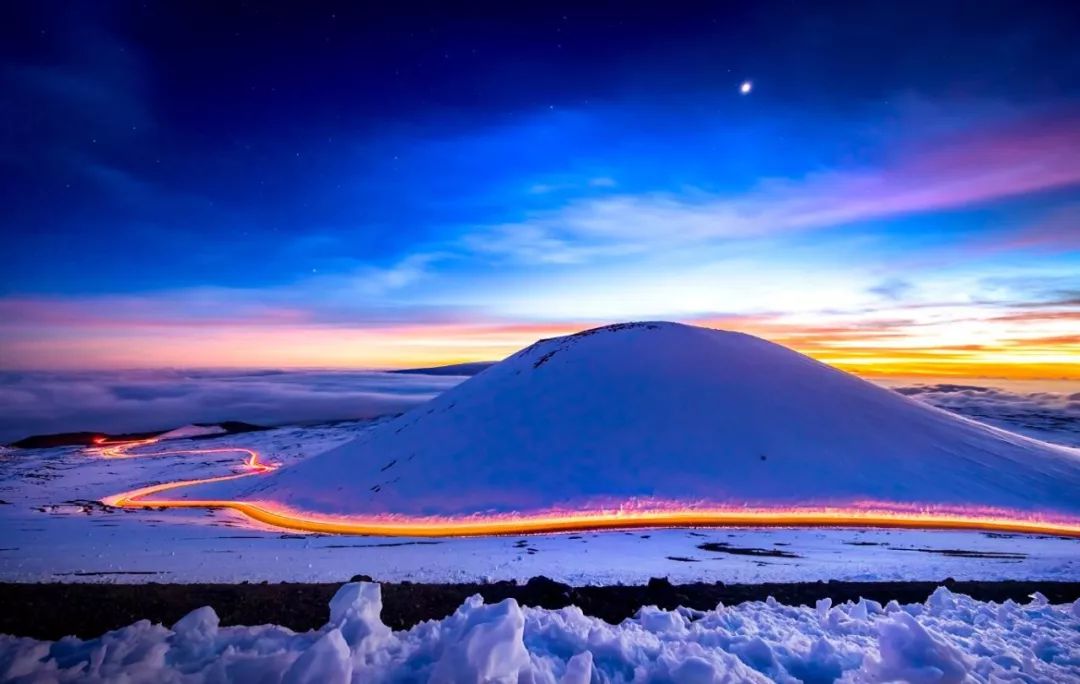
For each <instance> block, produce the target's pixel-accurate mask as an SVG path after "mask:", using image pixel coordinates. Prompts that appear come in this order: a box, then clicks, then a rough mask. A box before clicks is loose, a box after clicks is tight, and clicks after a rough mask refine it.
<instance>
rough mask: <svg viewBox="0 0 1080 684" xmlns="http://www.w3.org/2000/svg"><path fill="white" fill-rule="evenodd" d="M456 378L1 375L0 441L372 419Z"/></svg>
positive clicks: (386, 375)
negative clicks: (205, 425) (227, 423)
mask: <svg viewBox="0 0 1080 684" xmlns="http://www.w3.org/2000/svg"><path fill="white" fill-rule="evenodd" d="M461 381H462V378H460V377H454V376H449V377H434V376H426V375H399V374H394V373H374V372H363V371H352V372H350V371H292V372H280V371H125V372H92V373H89V372H88V373H48V372H28V373H2V374H0V405H2V406H4V407H5V409H4V411H3V414H2V415H0V442H11V441H15V440H18V439H20V438H22V437H26V436H29V435H32V434H47V433H53V432H76V431H97V430H100V431H105V432H129V431H131V432H133V431H142V430H164V429H169V428H173V427H177V426H179V425H184V424H186V423H194V422H213V421H221V420H242V421H246V422H251V423H256V424H261V425H273V424H278V423H286V422H302V421H312V420H332V419H342V418H372V417H375V416H380V415H384V414H389V413H398V412H401V411H404V410H406V409H408V408H410V407H412V406H415V405H416V404H418V403H421V402H423V401H426V400H427V399H430V398H431V397H433V396H435V395H436V394H438V393H440V392H442V391H444V390H446V389H447V388H449V387H452V386H454V385H456V384H457V383H459V382H461Z"/></svg>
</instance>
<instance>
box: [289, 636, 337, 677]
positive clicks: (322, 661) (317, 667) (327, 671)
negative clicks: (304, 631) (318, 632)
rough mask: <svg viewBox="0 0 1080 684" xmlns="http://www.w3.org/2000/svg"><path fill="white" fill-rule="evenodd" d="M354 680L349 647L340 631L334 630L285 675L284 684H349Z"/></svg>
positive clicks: (323, 637)
mask: <svg viewBox="0 0 1080 684" xmlns="http://www.w3.org/2000/svg"><path fill="white" fill-rule="evenodd" d="M351 677H352V661H351V660H350V657H349V645H348V644H347V643H345V637H343V636H342V635H341V631H340V630H338V629H331V630H329V631H328V632H326V633H325V634H323V635H322V637H320V638H319V640H318V641H316V642H315V643H314V644H312V645H311V647H310V648H308V649H307V650H306V651H304V652H303V653H301V654H300V657H299V658H297V659H296V662H294V663H293V664H292V666H291V667H290V668H289V669H288V671H286V672H285V677H284V678H282V680H281V682H282V684H346V683H347V682H348V681H349V680H350V678H351Z"/></svg>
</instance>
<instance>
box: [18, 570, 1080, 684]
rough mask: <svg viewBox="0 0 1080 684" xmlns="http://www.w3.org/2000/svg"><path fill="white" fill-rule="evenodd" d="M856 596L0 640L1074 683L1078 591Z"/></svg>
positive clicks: (32, 653) (60, 665) (84, 677)
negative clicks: (994, 596)
mask: <svg viewBox="0 0 1080 684" xmlns="http://www.w3.org/2000/svg"><path fill="white" fill-rule="evenodd" d="M1032 599H1033V600H1032V601H1031V603H1029V604H1027V605H1020V604H1017V603H1014V602H1012V601H1006V602H1005V603H1001V604H998V603H983V602H980V601H975V600H973V599H971V598H969V597H967V596H964V595H961V594H953V593H951V592H950V591H949V590H947V589H945V588H944V587H940V588H938V589H937V591H936V592H935V593H934V594H933V595H932V596H931V597H930V598H929V599H928V600H927V601H926V603H925V604H910V605H905V606H900V605H898V604H897V603H896V602H890V603H889V604H888V605H885V606H882V605H881V604H880V603H877V602H876V601H868V600H865V599H860V600H859V601H858V602H857V603H844V604H841V605H838V606H832V605H831V603H830V601H829V600H828V599H824V600H822V601H819V602H818V604H817V606H815V607H814V608H810V607H808V606H786V605H783V604H780V603H777V602H776V601H774V600H772V599H771V598H770V599H769V600H768V601H765V602H760V601H758V602H751V603H743V604H740V605H738V606H734V607H730V608H728V607H725V606H723V605H722V604H721V605H719V606H717V608H716V609H715V610H711V611H698V610H691V609H687V608H679V609H677V610H673V611H663V610H659V609H657V608H655V607H646V608H642V609H641V610H640V611H639V612H638V614H637V616H636V617H634V618H631V619H628V620H625V621H623V622H622V623H621V624H619V625H611V624H608V623H606V622H604V621H602V620H599V619H597V618H594V617H589V616H586V615H585V614H583V613H582V612H581V610H580V609H579V608H576V607H573V606H571V607H568V608H563V609H561V610H543V609H539V608H522V607H521V606H519V605H518V604H517V602H515V601H514V600H513V599H507V600H505V601H503V602H501V603H497V604H494V605H485V604H484V603H483V600H482V599H481V598H480V596H473V597H472V598H470V599H468V600H466V602H465V603H464V604H463V605H462V606H461V607H460V608H458V610H457V611H456V612H455V613H454V614H453V615H451V616H449V617H447V618H445V619H443V620H439V621H430V622H425V623H422V624H420V625H417V626H416V627H414V628H412V629H411V630H408V631H401V632H392V631H391V630H390V629H389V628H388V627H387V626H386V625H384V624H383V623H382V621H381V619H380V613H381V610H382V596H381V592H380V587H379V585H377V584H367V583H361V584H346V585H345V586H343V587H342V588H341V589H340V590H339V591H338V592H337V594H336V595H335V596H334V598H333V599H332V600H331V602H330V621H329V622H328V623H327V624H326V625H325V626H324V627H322V628H321V629H318V630H314V631H311V632H304V633H295V632H293V631H291V630H289V629H286V628H284V627H276V626H273V625H263V626H260V627H221V626H220V625H219V620H218V616H217V615H216V614H215V613H214V611H213V610H212V609H211V608H199V609H198V610H195V611H192V612H191V613H190V614H188V615H187V616H185V617H184V618H182V619H181V620H180V621H178V622H177V623H176V624H175V625H173V627H172V629H167V628H165V627H163V626H161V625H153V624H150V622H148V621H146V620H143V621H141V622H136V623H135V624H133V625H131V626H129V627H125V628H123V629H119V630H116V631H113V632H109V633H107V634H105V635H103V636H101V637H99V638H97V639H90V640H87V641H83V640H80V639H76V638H74V637H68V638H65V639H61V640H60V641H57V642H42V641H35V640H33V639H20V638H17V637H11V636H3V635H0V680H3V681H10V682H39V681H52V682H104V681H131V682H180V681H183V682H227V681H238V682H239V681H245V682H246V681H250V682H256V681H257V682H285V683H300V682H320V683H322V684H344V683H346V682H421V681H431V682H506V683H507V684H509V683H511V682H535V683H536V684H543V683H551V684H555V683H556V682H562V683H564V684H571V683H572V684H578V683H581V684H584V683H585V682H592V681H602V682H761V683H766V682H783V683H785V684H787V683H790V684H795V683H796V682H847V683H848V684H854V683H856V682H887V681H888V682H892V681H903V682H912V683H916V684H949V683H957V684H958V683H959V682H988V683H990V682H1006V681H1009V682H1013V681H1016V682H1021V681H1022V682H1066V681H1077V680H1078V679H1080V661H1078V659H1077V657H1076V654H1077V653H1078V652H1080V602H1076V603H1074V604H1072V605H1071V606H1069V605H1061V606H1054V605H1050V604H1048V603H1047V601H1046V599H1045V598H1044V597H1042V596H1041V595H1039V594H1035V595H1034V596H1033V597H1032Z"/></svg>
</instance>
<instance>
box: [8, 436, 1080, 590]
mask: <svg viewBox="0 0 1080 684" xmlns="http://www.w3.org/2000/svg"><path fill="white" fill-rule="evenodd" d="M376 426H377V423H375V424H373V423H368V422H349V423H337V424H334V425H315V426H306V427H284V428H278V429H274V430H267V431H265V432H252V433H246V434H242V435H222V436H218V437H209V438H203V439H198V440H174V441H170V442H168V443H167V444H152V445H148V446H145V447H140V448H139V449H136V450H134V451H133V452H132V453H133V454H135V455H134V456H133V457H132V458H124V459H104V458H101V457H95V456H93V455H92V453H91V452H88V451H87V450H86V449H82V448H77V447H58V448H54V449H27V450H22V449H12V450H10V451H8V452H2V451H0V530H2V533H0V581H8V582H12V581H14V582H42V581H44V582H48V581H54V582H55V581H60V582H88V581H89V582H148V581H149V582H239V581H242V580H247V581H252V582H257V581H263V580H266V581H270V582H280V581H291V582H345V581H347V580H348V579H349V578H350V577H353V576H355V575H368V576H370V577H374V578H376V579H378V580H382V581H386V582H396V581H404V580H410V581H413V582H477V581H484V580H492V581H494V580H518V581H524V580H528V579H529V578H530V577H534V576H536V575H545V576H547V577H551V578H553V579H555V580H558V581H560V582H565V583H567V584H572V585H583V584H611V583H616V582H622V583H627V584H643V583H645V582H647V581H648V580H649V578H650V577H668V578H669V579H670V580H671V581H672V582H674V583H686V582H696V581H702V582H717V581H722V582H727V583H757V582H796V581H798V582H807V581H809V582H812V581H814V580H829V579H836V580H852V581H868V580H928V581H941V580H944V579H945V578H947V577H952V578H954V579H958V580H968V579H970V580H994V579H1020V580H1038V579H1046V580H1066V581H1075V580H1076V579H1077V578H1080V543H1077V541H1076V540H1074V539H1065V538H1060V537H1045V536H1030V535H1006V534H997V533H986V532H975V531H970V532H965V531H931V530H874V529H869V530H866V529H863V530H860V529H734V528H730V529H729V528H725V529H697V530H694V529H660V530H633V531H609V532H581V533H566V534H550V535H532V536H527V537H518V536H506V537H481V538H458V539H419V538H408V537H405V538H400V537H399V538H380V537H342V536H334V535H323V534H295V533H290V532H283V531H282V530H280V529H274V528H268V527H266V526H264V525H260V524H258V523H253V522H252V521H251V520H250V519H248V518H246V517H244V516H242V515H240V514H238V513H233V512H230V511H210V510H202V509H192V510H181V509H168V510H163V511H161V510H152V509H115V508H109V507H107V506H101V505H100V504H98V503H96V502H97V501H98V500H100V499H102V498H103V497H106V496H109V495H111V494H116V493H118V492H122V491H126V490H130V489H134V488H136V487H142V486H145V485H147V484H151V483H154V482H167V481H173V480H182V479H189V478H200V477H214V476H218V475H224V474H228V473H230V472H236V471H237V468H238V465H239V463H240V462H241V461H242V459H243V458H246V454H245V453H242V452H227V451H226V452H222V453H206V454H187V453H176V451H177V450H183V449H213V450H217V449H226V448H229V447H245V448H250V449H256V450H258V451H259V453H260V454H262V456H263V459H264V460H265V461H266V462H269V463H277V464H281V465H282V466H288V465H290V464H294V463H300V462H302V461H304V460H306V459H309V458H311V457H313V456H315V455H317V454H319V453H322V452H325V451H327V450H328V449H332V448H333V447H335V446H338V445H340V444H342V443H345V442H348V441H349V440H352V439H355V438H356V437H358V436H361V435H363V434H364V433H365V432H366V431H368V430H371V429H372V428H373V427H376ZM158 452H164V453H163V454H162V455H155V454H157V453H158ZM723 545H726V546H723ZM703 546H704V547H706V548H702V547H703ZM708 549H712V550H708ZM747 550H751V551H750V553H749V554H748V553H747V552H746V551H747ZM755 550H756V551H755Z"/></svg>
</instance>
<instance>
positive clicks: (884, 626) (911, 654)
mask: <svg viewBox="0 0 1080 684" xmlns="http://www.w3.org/2000/svg"><path fill="white" fill-rule="evenodd" d="M942 589H943V588H940V587H939V588H938V591H939V592H940V591H942ZM945 591H946V593H948V590H945ZM934 595H935V596H937V592H935V594H934ZM949 595H950V596H951V593H950V594H949ZM931 600H933V597H931ZM878 648H879V650H880V652H881V659H880V660H879V661H876V662H872V663H869V664H868V669H869V670H870V671H871V672H872V673H873V674H874V676H876V677H877V678H878V681H903V682H910V683H911V684H959V683H960V682H963V681H964V678H965V676H966V675H967V671H968V666H967V663H966V662H965V660H964V656H963V655H962V654H961V653H960V652H959V651H958V650H957V649H955V648H953V647H951V646H949V645H948V644H946V643H943V642H941V641H938V640H936V639H935V638H934V637H932V636H931V635H930V633H929V632H927V631H926V629H925V628H924V627H923V626H922V625H920V624H919V622H918V620H916V619H915V618H914V617H912V616H911V615H908V614H907V613H902V612H901V613H896V614H895V615H894V616H893V618H892V620H890V621H887V622H883V623H881V624H880V625H879V627H878Z"/></svg>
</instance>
